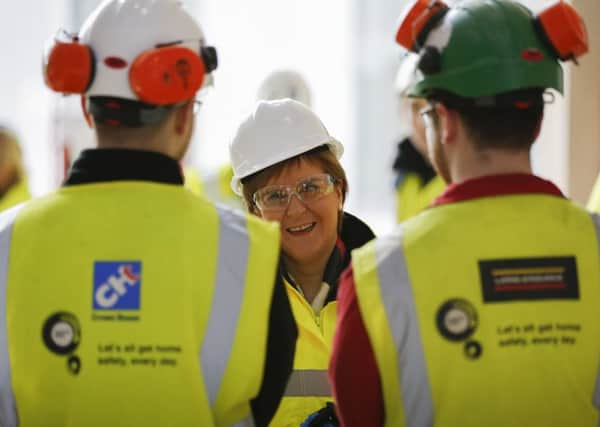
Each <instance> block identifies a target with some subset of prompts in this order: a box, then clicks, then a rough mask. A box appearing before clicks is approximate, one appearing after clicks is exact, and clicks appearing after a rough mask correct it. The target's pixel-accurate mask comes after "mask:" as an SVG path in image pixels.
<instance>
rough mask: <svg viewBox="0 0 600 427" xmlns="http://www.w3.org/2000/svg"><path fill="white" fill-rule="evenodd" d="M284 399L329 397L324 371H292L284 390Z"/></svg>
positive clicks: (325, 372)
mask: <svg viewBox="0 0 600 427" xmlns="http://www.w3.org/2000/svg"><path fill="white" fill-rule="evenodd" d="M283 395H284V396H285V397H330V396H331V388H330V387H329V381H328V379H327V371H326V370H317V369H304V370H294V371H292V374H291V375H290V378H289V380H288V383H287V387H286V388H285V393H284V394H283Z"/></svg>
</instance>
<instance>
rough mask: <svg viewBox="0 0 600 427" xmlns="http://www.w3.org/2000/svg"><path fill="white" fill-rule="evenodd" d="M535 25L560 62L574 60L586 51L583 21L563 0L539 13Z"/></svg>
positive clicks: (586, 38) (586, 37)
mask: <svg viewBox="0 0 600 427" xmlns="http://www.w3.org/2000/svg"><path fill="white" fill-rule="evenodd" d="M536 24H537V25H536V26H537V27H538V29H540V31H541V33H542V36H543V37H544V38H545V39H546V40H547V41H548V42H549V43H550V45H551V46H552V48H553V50H554V52H555V53H556V56H557V57H558V58H560V59H561V60H563V61H567V60H570V59H573V60H576V59H577V58H578V57H580V56H581V55H583V54H585V53H586V52H587V51H588V36H587V31H586V28H585V24H584V22H583V19H581V16H579V14H578V13H577V11H576V10H575V9H574V8H573V7H572V6H571V5H569V4H567V3H565V2H564V1H563V0H559V1H557V2H555V3H554V4H552V5H551V6H549V7H547V8H546V9H544V10H543V11H542V12H540V13H539V15H538V16H537V19H536Z"/></svg>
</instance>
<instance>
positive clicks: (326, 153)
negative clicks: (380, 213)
mask: <svg viewBox="0 0 600 427" xmlns="http://www.w3.org/2000/svg"><path fill="white" fill-rule="evenodd" d="M302 161H307V162H310V163H313V164H317V165H319V166H321V167H322V168H323V170H324V171H325V172H326V173H328V174H329V175H331V176H332V177H333V178H334V179H335V183H336V185H340V186H341V189H342V202H343V201H344V200H346V193H348V180H347V179H346V172H344V168H343V167H342V165H341V164H340V162H339V161H338V159H337V158H336V157H335V154H333V152H332V151H331V150H330V149H329V148H328V147H327V146H326V145H321V146H320V147H317V148H314V149H312V150H310V151H307V152H306V153H302V154H300V155H298V156H296V157H292V158H290V159H286V160H284V161H282V162H279V163H276V164H274V165H273V166H269V167H268V168H266V169H263V170H261V171H259V172H256V173H254V174H252V175H250V176H247V177H245V178H243V179H242V192H243V195H244V202H245V203H246V208H247V209H248V211H250V212H252V213H256V205H255V204H254V200H252V196H253V195H254V193H255V192H256V191H257V190H258V189H260V188H262V187H264V185H265V183H266V182H267V181H268V180H269V179H271V178H272V177H274V176H278V175H280V174H281V173H282V172H283V171H284V170H285V169H287V168H288V167H290V166H292V165H298V164H300V162H302Z"/></svg>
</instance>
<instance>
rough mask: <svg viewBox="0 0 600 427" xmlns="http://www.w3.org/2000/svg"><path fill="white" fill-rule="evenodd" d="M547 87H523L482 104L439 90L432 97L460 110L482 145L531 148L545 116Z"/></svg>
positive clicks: (475, 138)
mask: <svg viewBox="0 0 600 427" xmlns="http://www.w3.org/2000/svg"><path fill="white" fill-rule="evenodd" d="M543 93H544V91H543V90H542V89H535V88H534V89H523V90H518V91H513V92H509V93H506V94H501V95H497V96H496V97H495V98H496V100H497V102H498V105H493V106H486V107H482V106H479V105H477V104H476V103H474V102H473V100H469V99H466V98H461V97H458V96H456V95H453V94H449V93H447V92H441V91H438V92H436V93H434V94H432V95H431V96H429V97H428V99H429V100H430V101H435V102H441V103H442V104H444V105H445V106H446V107H448V108H450V109H452V110H455V111H457V112H458V113H459V114H460V116H461V118H462V120H463V122H464V123H465V125H466V128H467V131H468V132H469V133H470V136H471V138H472V139H473V142H474V143H475V146H476V147H477V148H479V149H489V148H494V149H504V150H528V149H529V148H530V147H531V145H532V144H533V142H534V140H535V138H536V137H537V135H538V131H539V126H540V124H541V121H542V118H543V116H544V95H543Z"/></svg>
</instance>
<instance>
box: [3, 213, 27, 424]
mask: <svg viewBox="0 0 600 427" xmlns="http://www.w3.org/2000/svg"><path fill="white" fill-rule="evenodd" d="M22 207H23V205H19V206H16V207H14V208H12V209H9V210H7V211H4V212H2V214H0V426H2V427H17V426H18V425H19V420H18V418H17V408H16V404H15V396H14V394H13V390H12V385H11V379H10V361H9V360H8V325H7V324H6V323H7V318H6V316H7V313H6V290H7V286H8V259H9V252H10V241H11V237H12V229H13V224H14V222H15V218H16V217H17V214H18V213H19V211H20V210H21V208H22Z"/></svg>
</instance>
